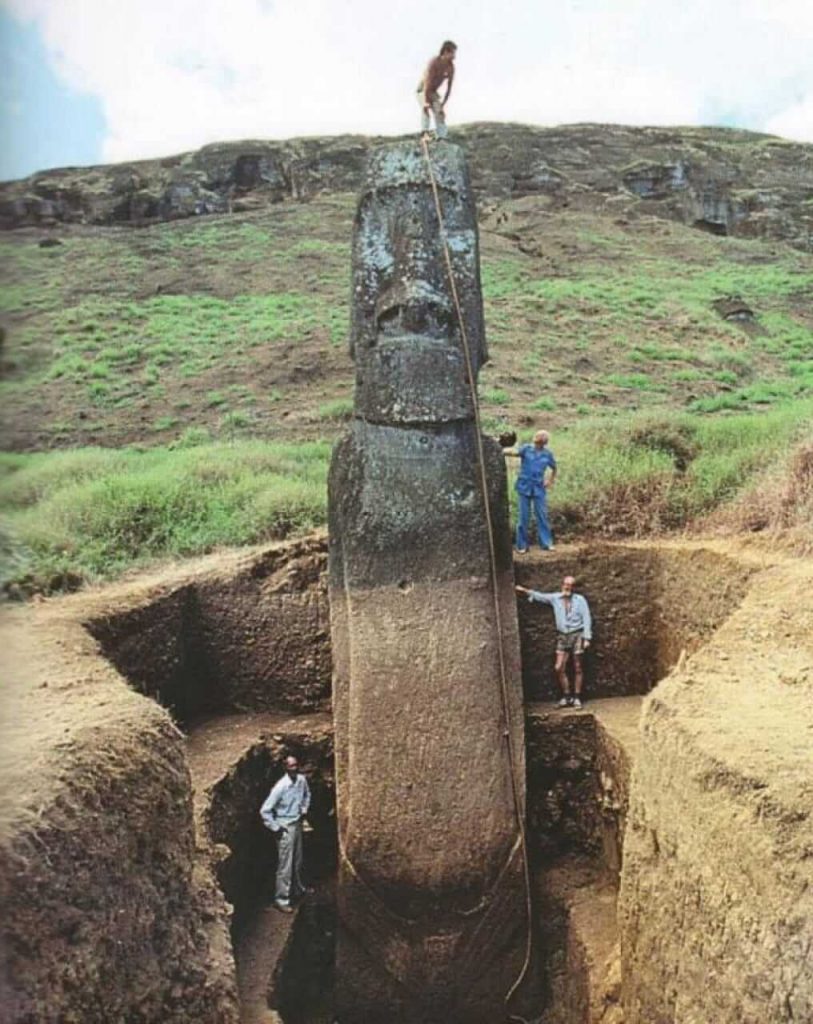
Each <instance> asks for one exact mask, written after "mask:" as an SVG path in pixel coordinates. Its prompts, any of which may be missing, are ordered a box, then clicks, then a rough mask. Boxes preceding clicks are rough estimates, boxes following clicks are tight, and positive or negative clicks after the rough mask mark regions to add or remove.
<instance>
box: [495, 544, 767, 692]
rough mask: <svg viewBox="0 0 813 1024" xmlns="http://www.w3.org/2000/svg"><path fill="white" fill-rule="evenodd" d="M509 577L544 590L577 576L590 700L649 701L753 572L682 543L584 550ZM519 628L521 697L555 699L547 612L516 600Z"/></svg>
mask: <svg viewBox="0 0 813 1024" xmlns="http://www.w3.org/2000/svg"><path fill="white" fill-rule="evenodd" d="M514 572H515V575H516V580H517V583H519V584H521V585H522V586H525V587H528V588H531V589H534V590H541V591H557V590H560V589H561V582H562V577H563V576H566V575H572V576H575V577H576V581H577V584H576V590H577V591H578V592H579V593H581V594H584V596H585V597H586V598H587V600H588V602H589V604H590V609H591V613H592V616H593V626H594V628H593V638H594V639H593V643H592V646H591V649H590V651H589V652H588V654H587V655H586V656H585V659H584V671H585V688H586V692H587V695H588V696H589V697H617V696H622V695H625V694H642V693H648V692H649V690H651V689H652V687H653V686H654V685H655V683H656V682H657V680H659V679H662V678H663V677H664V676H665V675H666V673H667V672H668V671H669V670H670V669H671V668H672V666H673V665H674V664H675V663H676V662H677V660H678V658H679V657H680V655H681V652H683V651H686V652H687V653H690V652H691V651H694V650H697V649H698V648H699V647H701V646H702V645H703V644H704V643H705V642H706V641H707V640H708V639H709V637H710V636H711V635H712V634H713V633H714V631H715V630H716V629H717V628H718V626H720V624H721V623H722V622H724V621H725V620H726V618H728V616H729V615H731V614H732V612H733V611H734V610H735V608H736V607H737V605H738V604H739V603H740V601H741V600H742V597H743V595H744V594H745V591H746V589H747V588H748V582H749V580H750V578H751V576H752V575H753V573H754V567H753V566H749V565H747V564H742V563H740V562H738V561H737V560H736V559H734V558H731V557H729V556H727V555H725V554H721V553H718V552H716V551H714V550H710V549H707V548H702V547H692V546H688V545H687V546H685V547H681V546H679V545H674V546H665V545H664V546H655V545H609V544H586V545H583V546H579V547H571V548H557V550H556V551H555V552H549V553H545V554H539V553H536V552H534V553H532V554H530V555H525V556H522V557H520V558H517V559H516V561H515V563H514ZM519 629H520V640H521V648H522V666H523V672H522V675H523V685H524V689H525V698H526V700H542V699H545V698H549V697H553V696H554V694H556V693H557V692H558V686H557V685H556V682H555V677H554V672H553V659H554V650H555V647H556V628H555V626H554V621H553V612H552V610H551V609H550V608H548V607H546V606H544V605H540V604H536V603H531V602H529V601H527V600H524V599H523V600H521V601H520V603H519Z"/></svg>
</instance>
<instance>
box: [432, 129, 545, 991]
mask: <svg viewBox="0 0 813 1024" xmlns="http://www.w3.org/2000/svg"><path fill="white" fill-rule="evenodd" d="M421 145H422V146H423V153H424V157H425V158H426V166H427V169H428V171H429V181H430V183H431V185H432V195H433V196H434V199H435V210H436V212H437V216H438V225H439V227H440V237H441V240H442V242H443V254H444V257H445V261H446V272H447V274H448V276H449V288H450V291H451V294H452V300H453V302H454V306H455V310H456V312H457V320H458V324H459V326H460V334H461V337H462V339H463V354H464V356H465V359H466V376H467V379H468V385H469V391H470V393H471V401H472V406H473V408H474V424H475V428H476V430H475V435H476V439H477V465H478V469H479V471H480V474H479V475H480V490H481V493H482V497H483V508H484V510H485V516H486V532H487V534H488V551H489V560H490V563H491V590H492V596H493V598H494V619H495V622H496V626H497V636H498V637H499V645H498V647H499V654H500V692H501V697H502V710H503V721H504V723H505V742H506V748H507V751H508V760H509V763H510V766H511V793H512V796H513V800H514V814H515V816H516V819H517V828H518V829H519V836H520V841H521V845H522V866H523V875H524V880H525V912H526V916H527V938H526V943H525V962H524V963H523V965H522V970H521V971H520V972H519V974H518V975H517V977H516V980H515V981H514V983H513V985H512V986H511V988H510V989H509V990H508V992H507V993H506V996H505V1003H506V1004H507V1003H509V1002H510V1001H511V998H512V997H513V995H514V993H515V992H516V990H517V989H518V988H519V986H520V985H521V984H522V981H523V979H524V978H525V975H526V973H527V971H528V967H529V965H530V963H531V914H532V911H531V877H530V872H529V868H528V843H527V839H526V835H525V821H524V816H523V813H522V806H521V802H520V798H519V785H518V783H517V775H516V771H517V768H516V765H517V762H516V758H515V754H514V743H513V739H512V738H511V712H510V703H509V700H508V673H507V671H506V667H505V642H504V634H503V625H502V613H501V612H500V599H499V581H498V578H497V553H496V549H495V546H494V523H493V520H492V517H491V506H490V504H489V500H488V479H487V477H486V469H485V452H484V449H483V434H482V430H481V425H480V404H479V402H478V400H477V381H476V379H475V376H474V368H473V366H472V361H471V351H470V349H469V339H468V335H467V334H466V325H465V322H464V319H463V311H462V310H461V308H460V299H459V297H458V294H457V285H456V283H455V276H454V268H453V267H452V258H451V256H450V254H449V243H448V240H447V238H446V227H445V225H444V222H443V210H442V207H441V203H440V194H439V193H438V186H437V182H436V181H435V172H434V171H433V169H432V161H431V159H430V157H429V146H428V143H427V140H426V136H425V135H424V136H423V137H422V139H421Z"/></svg>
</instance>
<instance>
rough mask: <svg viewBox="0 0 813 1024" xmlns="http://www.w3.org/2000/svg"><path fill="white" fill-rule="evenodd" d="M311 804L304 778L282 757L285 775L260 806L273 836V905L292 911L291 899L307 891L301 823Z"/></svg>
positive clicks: (293, 762)
mask: <svg viewBox="0 0 813 1024" xmlns="http://www.w3.org/2000/svg"><path fill="white" fill-rule="evenodd" d="M310 804H311V791H310V787H309V786H308V780H307V779H306V778H305V776H304V775H300V774H299V762H298V761H297V759H296V758H295V757H286V758H285V774H284V775H283V776H282V778H281V779H280V780H279V782H278V783H277V784H276V785H275V786H274V788H273V789H272V790H271V792H270V793H269V794H268V797H267V798H266V801H265V803H264V804H263V805H262V807H261V808H260V817H261V818H262V819H263V824H264V825H265V827H266V828H270V829H271V831H272V832H273V833H274V835H275V836H276V837H277V884H276V891H275V894H274V906H275V907H276V908H277V910H281V911H282V912H283V914H292V913H293V907H292V906H291V900H292V899H296V898H297V897H299V896H304V895H305V893H306V892H307V891H308V890H307V887H306V886H305V883H304V881H303V879H302V822H303V819H304V817H305V815H306V814H307V813H308V808H309V807H310Z"/></svg>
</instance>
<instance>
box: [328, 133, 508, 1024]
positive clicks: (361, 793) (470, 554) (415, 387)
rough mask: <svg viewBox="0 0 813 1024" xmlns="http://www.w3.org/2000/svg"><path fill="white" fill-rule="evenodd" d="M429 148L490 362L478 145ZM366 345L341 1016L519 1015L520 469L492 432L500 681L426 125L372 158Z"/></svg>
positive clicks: (349, 632)
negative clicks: (512, 524)
mask: <svg viewBox="0 0 813 1024" xmlns="http://www.w3.org/2000/svg"><path fill="white" fill-rule="evenodd" d="M431 154H432V161H433V167H434V173H435V177H436V179H437V184H438V189H439V194H440V199H441V203H442V211H443V219H444V222H445V227H446V238H447V241H448V246H449V250H450V253H451V259H452V263H453V268H454V275H455V280H456V284H457V290H458V295H459V300H460V306H461V312H462V319H463V322H464V324H465V330H466V334H467V336H468V343H469V348H470V352H471V360H472V364H473V369H474V373H475V374H476V373H477V371H478V370H479V368H480V366H481V365H482V363H483V362H484V361H485V359H486V357H487V353H486V344H485V332H484V324H483V309H482V296H481V292H480V267H479V252H478V240H477V222H476V215H475V206H474V199H473V196H472V192H471V186H470V184H469V177H468V172H467V168H466V164H465V158H464V156H463V153H462V151H461V150H460V149H459V148H458V147H457V146H454V145H451V144H445V143H444V144H443V145H436V146H434V147H432V150H431ZM351 354H352V355H353V357H354V359H355V363H356V395H355V419H354V421H353V425H352V428H351V431H350V433H349V434H348V435H347V436H346V437H345V438H344V439H343V440H341V441H340V442H339V444H338V445H337V446H336V449H335V451H334V453H333V461H332V464H331V469H330V479H329V484H328V503H329V521H330V605H331V634H332V643H333V659H334V689H333V701H334V717H335V726H336V773H337V790H338V794H337V798H338V817H339V839H340V865H339V880H338V897H337V898H338V911H339V927H338V935H337V962H336V985H337V1006H336V1015H337V1017H338V1019H339V1020H340V1021H341V1024H361V1022H364V1024H377V1022H384V1021H386V1022H387V1024H393V1022H396V1024H417V1022H421V1024H424V1022H435V1021H437V1022H441V1021H442V1022H449V1021H454V1022H455V1024H474V1022H477V1024H482V1022H484V1021H492V1020H494V1021H496V1020H502V1019H503V1016H504V1012H505V1009H504V1005H503V1000H504V997H505V995H506V993H507V992H508V990H509V989H510V988H511V986H512V983H513V982H514V980H515V979H516V977H517V976H518V974H519V973H520V970H521V968H522V965H523V960H524V956H525V941H526V935H527V927H528V922H527V914H526V897H525V885H524V865H523V856H524V851H523V847H522V841H521V835H520V828H519V820H518V818H519V816H520V815H522V814H524V798H525V782H524V780H525V767H524V741H523V722H522V702H521V684H520V659H519V638H518V630H517V617H516V603H515V596H514V589H513V583H514V580H513V566H512V554H511V538H510V533H509V524H508V501H507V490H506V474H505V466H504V462H503V456H502V453H501V450H500V448H499V446H498V445H497V444H496V442H494V441H491V440H489V439H484V448H485V470H486V474H487V479H488V500H489V506H490V509H491V515H492V519H493V524H494V542H495V546H496V569H497V578H498V587H497V590H498V593H497V601H498V602H499V608H500V612H501V614H500V618H501V622H502V634H503V635H502V644H503V652H504V660H505V666H506V671H505V687H504V688H503V685H502V682H501V672H500V646H499V645H500V635H499V631H498V628H497V622H496V613H495V596H494V588H493V586H492V578H491V562H490V556H489V544H488V533H487V525H486V516H485V509H484V504H483V496H482V488H481V484H480V474H479V462H478V449H477V444H476V432H475V431H476V428H475V421H474V405H473V400H472V394H471V388H470V386H469V383H468V380H467V374H466V367H465V357H464V350H463V338H462V335H461V329H460V323H459V319H458V315H457V312H456V309H455V305H454V302H453V299H452V294H451V291H450V286H449V280H448V275H447V270H446V266H445V263H444V254H443V239H442V235H441V231H440V227H439V223H438V217H437V212H436V208H435V204H434V200H433V195H432V191H431V186H430V178H429V172H428V168H427V166H426V163H425V160H424V155H423V152H422V150H421V148H420V146H419V144H418V143H397V144H393V145H389V146H385V147H382V148H381V149H378V150H375V151H374V152H373V153H372V155H371V157H370V159H369V161H368V166H367V171H366V179H365V183H364V186H363V191H362V195H361V199H360V202H359V207H358V212H357V214H356V221H355V231H354V241H353V316H352V338H351ZM509 740H510V741H511V742H509ZM511 751H513V757H514V764H513V765H512V764H511V758H510V753H511ZM512 772H513V785H512Z"/></svg>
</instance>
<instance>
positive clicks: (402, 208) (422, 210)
mask: <svg viewBox="0 0 813 1024" xmlns="http://www.w3.org/2000/svg"><path fill="white" fill-rule="evenodd" d="M429 152H430V157H431V160H432V166H433V170H434V175H435V179H436V182H437V186H438V194H439V197H440V202H441V208H442V212H443V220H444V226H445V235H446V240H447V243H448V246H449V255H450V258H451V262H452V267H453V272H454V278H455V284H456V288H457V295H458V299H459V303H460V310H461V314H462V319H463V323H464V324H465V331H466V336H467V338H468V345H469V351H470V354H471V361H472V367H473V371H474V374H475V378H476V374H477V372H478V371H479V369H480V366H481V365H482V364H483V363H484V362H485V360H486V358H487V353H486V345H485V328H484V323H483V303H482V294H481V291H480V263H479V248H478V239H477V221H476V212H475V206H474V197H473V195H472V192H471V187H470V185H469V179H468V172H467V169H466V164H465V159H464V156H463V152H462V150H461V149H460V148H459V147H458V146H454V145H443V146H436V147H432V148H430V151H429ZM352 304H353V311H352V321H351V339H350V352H351V355H352V356H353V358H354V359H355V361H356V402H355V411H356V416H357V417H359V418H361V419H364V420H367V421H369V422H378V423H390V424H393V425H408V424H416V425H417V424H431V423H444V422H449V421H453V420H463V419H470V418H471V417H472V416H473V408H472V402H471V395H470V388H469V383H468V380H467V374H466V365H465V357H464V351H463V335H462V331H461V329H460V323H459V318H458V314H457V310H456V308H455V304H454V301H453V298H452V291H451V288H450V284H449V275H448V271H447V267H446V261H445V256H444V247H443V236H442V234H441V230H440V225H439V223H438V216H437V210H436V207H435V201H434V197H433V193H432V188H431V183H430V178H429V171H428V168H427V166H426V161H425V157H424V152H423V149H422V148H421V146H420V144H419V143H418V142H405V143H396V144H394V145H389V146H383V147H381V148H379V149H376V150H374V151H373V152H372V153H371V155H370V157H369V160H368V164H367V170H366V177H365V182H364V186H363V189H362V194H361V199H360V201H359V206H358V210H357V213H356V221H355V231H354V237H353V294H352Z"/></svg>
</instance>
